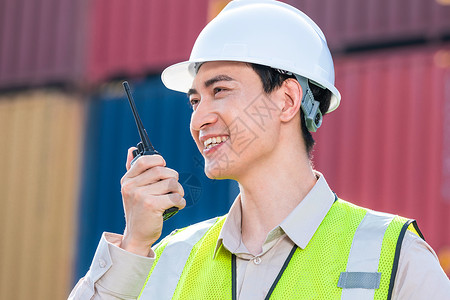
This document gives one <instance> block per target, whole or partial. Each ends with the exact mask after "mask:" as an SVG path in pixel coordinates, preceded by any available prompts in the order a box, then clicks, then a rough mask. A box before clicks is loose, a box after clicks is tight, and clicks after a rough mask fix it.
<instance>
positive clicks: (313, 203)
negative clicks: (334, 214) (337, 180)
mask: <svg viewBox="0 0 450 300" xmlns="http://www.w3.org/2000/svg"><path fill="white" fill-rule="evenodd" d="M316 175H317V176H318V180H317V181H316V184H315V185H314V186H313V188H312V189H311V190H310V191H309V193H308V194H307V195H306V197H305V198H304V199H303V200H302V201H301V202H300V203H299V204H298V205H297V207H296V208H294V210H293V211H292V212H291V213H290V214H289V215H288V216H287V217H286V218H285V219H284V220H283V221H282V222H281V224H280V225H279V226H277V227H276V228H274V229H273V230H278V228H281V229H282V230H283V231H284V232H285V233H286V235H287V236H288V237H289V238H290V239H291V240H292V241H293V242H294V243H295V244H296V245H297V246H298V247H300V248H302V249H304V248H305V247H306V246H307V245H308V243H309V241H310V240H311V238H312V237H313V235H314V233H315V232H316V230H317V228H318V227H319V225H320V223H322V220H323V219H324V218H325V216H326V214H327V213H328V211H329V210H330V208H331V206H332V205H333V202H334V200H335V197H336V196H335V194H334V193H333V192H332V191H331V189H330V187H329V186H328V183H327V181H326V180H325V177H324V176H323V175H322V174H320V173H319V172H316ZM241 216H242V210H241V195H240V194H239V195H238V196H237V197H236V199H235V201H234V203H233V205H232V206H231V208H230V211H229V213H228V216H227V218H226V220H225V222H224V224H223V226H222V229H221V231H220V234H219V238H218V240H217V243H216V248H215V250H214V257H215V256H216V253H217V252H218V251H219V249H220V248H221V247H222V246H225V248H227V249H228V251H230V252H231V253H237V252H239V251H240V250H241V249H246V248H245V245H241V241H242V238H241ZM273 230H272V231H273ZM272 231H271V232H272ZM269 235H270V233H269Z"/></svg>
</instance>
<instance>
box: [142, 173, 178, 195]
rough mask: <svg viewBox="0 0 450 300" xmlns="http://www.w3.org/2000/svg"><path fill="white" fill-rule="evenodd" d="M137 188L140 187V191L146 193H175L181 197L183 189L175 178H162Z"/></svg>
mask: <svg viewBox="0 0 450 300" xmlns="http://www.w3.org/2000/svg"><path fill="white" fill-rule="evenodd" d="M138 189H142V193H144V194H147V195H154V196H159V195H166V194H170V193H176V194H179V195H180V196H181V197H184V189H183V187H182V186H181V184H180V183H179V182H178V181H177V180H176V179H175V178H167V179H163V180H160V181H158V182H155V183H153V184H150V185H146V186H142V187H140V188H138Z"/></svg>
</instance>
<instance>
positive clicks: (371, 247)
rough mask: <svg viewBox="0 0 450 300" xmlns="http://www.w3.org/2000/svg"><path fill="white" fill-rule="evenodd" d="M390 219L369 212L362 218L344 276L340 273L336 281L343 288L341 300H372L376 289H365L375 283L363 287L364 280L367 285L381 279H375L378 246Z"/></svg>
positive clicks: (379, 251)
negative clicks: (366, 281)
mask: <svg viewBox="0 0 450 300" xmlns="http://www.w3.org/2000/svg"><path fill="white" fill-rule="evenodd" d="M392 219H394V215H390V214H385V213H379V212H375V211H368V212H367V213H366V215H365V216H364V219H363V220H362V221H361V223H360V224H359V226H358V228H357V229H356V232H355V236H354V237H353V242H352V247H351V249H350V254H349V256H348V261H347V269H346V272H342V273H341V278H339V282H340V284H341V286H340V287H342V288H343V290H342V296H341V299H373V297H374V295H375V289H374V288H372V287H371V288H367V286H368V285H369V284H375V283H376V282H368V283H365V281H364V278H363V276H365V279H367V280H368V281H372V280H375V279H376V278H377V276H381V274H380V275H377V274H378V263H379V261H380V253H381V245H382V244H383V237H384V233H385V232H386V229H387V228H388V226H389V224H390V223H391V221H392ZM343 274H344V275H343ZM363 274H365V275H363ZM368 274H372V275H368ZM350 281H352V282H350ZM358 284H359V285H360V286H357V285H358ZM346 285H347V287H343V286H346ZM338 286H339V285H338ZM350 286H351V287H350ZM378 287H379V284H378Z"/></svg>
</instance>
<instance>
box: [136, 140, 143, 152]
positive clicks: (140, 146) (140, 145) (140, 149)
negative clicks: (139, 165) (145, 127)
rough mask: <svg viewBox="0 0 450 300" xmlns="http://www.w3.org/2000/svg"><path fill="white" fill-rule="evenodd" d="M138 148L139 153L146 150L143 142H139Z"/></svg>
mask: <svg viewBox="0 0 450 300" xmlns="http://www.w3.org/2000/svg"><path fill="white" fill-rule="evenodd" d="M137 148H138V150H139V153H144V151H145V149H144V144H142V142H139V143H138V144H137Z"/></svg>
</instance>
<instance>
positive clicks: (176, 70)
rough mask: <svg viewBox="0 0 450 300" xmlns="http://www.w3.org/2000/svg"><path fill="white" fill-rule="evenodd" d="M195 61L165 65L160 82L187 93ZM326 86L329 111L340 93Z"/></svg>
mask: <svg viewBox="0 0 450 300" xmlns="http://www.w3.org/2000/svg"><path fill="white" fill-rule="evenodd" d="M195 63H196V62H195V61H184V62H180V63H177V64H174V65H171V66H169V67H167V68H166V69H165V70H164V71H163V72H162V74H161V80H162V82H163V83H164V85H165V86H166V87H167V88H168V89H170V90H174V91H178V92H182V93H187V92H188V91H189V89H191V88H192V83H193V81H194V78H195V69H194V65H195ZM299 75H302V74H299ZM326 88H327V89H328V90H330V91H331V101H330V107H329V109H328V111H327V112H326V113H330V112H332V111H334V110H335V109H336V108H338V106H339V103H340V100H341V95H340V93H339V91H338V90H337V89H336V88H335V87H334V86H333V85H332V86H327V87H326Z"/></svg>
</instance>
